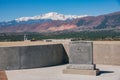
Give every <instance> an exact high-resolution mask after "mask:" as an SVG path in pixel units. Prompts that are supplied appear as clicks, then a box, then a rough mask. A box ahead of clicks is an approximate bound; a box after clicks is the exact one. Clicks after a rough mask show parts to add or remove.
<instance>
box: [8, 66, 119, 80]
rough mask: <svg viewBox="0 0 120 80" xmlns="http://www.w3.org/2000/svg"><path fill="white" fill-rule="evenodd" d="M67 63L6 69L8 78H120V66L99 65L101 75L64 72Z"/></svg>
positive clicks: (23, 79)
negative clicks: (34, 67) (22, 68)
mask: <svg viewBox="0 0 120 80" xmlns="http://www.w3.org/2000/svg"><path fill="white" fill-rule="evenodd" d="M66 66H67V65H60V66H52V67H44V68H36V69H24V70H9V71H6V74H7V78H8V80H120V66H111V65H97V68H99V69H100V71H101V72H100V75H98V76H90V75H78V74H77V75H75V74H63V73H62V70H63V69H65V68H66Z"/></svg>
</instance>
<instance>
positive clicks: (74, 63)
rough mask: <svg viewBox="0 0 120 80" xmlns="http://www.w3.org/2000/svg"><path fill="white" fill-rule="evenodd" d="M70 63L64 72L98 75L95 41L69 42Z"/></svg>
mask: <svg viewBox="0 0 120 80" xmlns="http://www.w3.org/2000/svg"><path fill="white" fill-rule="evenodd" d="M69 51H70V55H69V64H68V66H67V68H66V69H65V70H63V73H66V74H83V75H97V74H98V72H99V71H98V69H96V67H95V64H93V43H92V42H81V41H73V42H70V43H69Z"/></svg>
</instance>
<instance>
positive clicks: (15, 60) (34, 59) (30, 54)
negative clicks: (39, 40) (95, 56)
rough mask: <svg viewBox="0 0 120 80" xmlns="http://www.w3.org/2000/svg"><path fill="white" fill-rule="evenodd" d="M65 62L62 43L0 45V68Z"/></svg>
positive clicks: (24, 67) (23, 67)
mask: <svg viewBox="0 0 120 80" xmlns="http://www.w3.org/2000/svg"><path fill="white" fill-rule="evenodd" d="M67 62H68V56H67V54H66V52H65V50H64V48H63V45H62V44H49V45H36V46H18V47H17V46H16V47H0V70H11V69H29V68H39V67H43V66H52V65H60V64H64V63H67Z"/></svg>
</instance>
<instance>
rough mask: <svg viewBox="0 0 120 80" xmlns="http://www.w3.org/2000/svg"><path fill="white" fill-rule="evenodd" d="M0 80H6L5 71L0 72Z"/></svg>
mask: <svg viewBox="0 0 120 80" xmlns="http://www.w3.org/2000/svg"><path fill="white" fill-rule="evenodd" d="M0 80H8V79H7V75H6V72H5V71H0Z"/></svg>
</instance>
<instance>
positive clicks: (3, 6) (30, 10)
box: [0, 0, 120, 21]
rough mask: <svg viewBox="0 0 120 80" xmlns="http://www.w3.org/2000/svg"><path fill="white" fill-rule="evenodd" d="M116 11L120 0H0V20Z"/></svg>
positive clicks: (119, 9) (119, 7) (119, 8)
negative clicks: (52, 14) (55, 14)
mask: <svg viewBox="0 0 120 80" xmlns="http://www.w3.org/2000/svg"><path fill="white" fill-rule="evenodd" d="M116 11H120V0H0V21H7V20H13V19H16V18H19V17H23V16H35V15H40V14H44V13H48V12H58V13H62V14H73V15H84V14H86V15H93V16H97V15H100V14H107V13H111V12H116Z"/></svg>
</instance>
